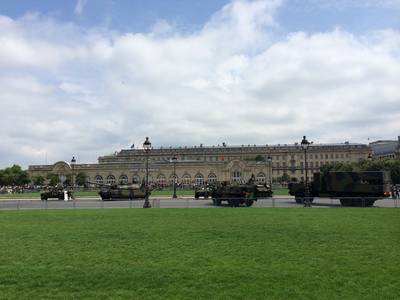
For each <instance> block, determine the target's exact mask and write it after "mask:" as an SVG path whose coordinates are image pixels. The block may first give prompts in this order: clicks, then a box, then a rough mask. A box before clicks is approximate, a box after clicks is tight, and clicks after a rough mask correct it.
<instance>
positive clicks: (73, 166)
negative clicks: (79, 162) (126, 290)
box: [71, 156, 76, 190]
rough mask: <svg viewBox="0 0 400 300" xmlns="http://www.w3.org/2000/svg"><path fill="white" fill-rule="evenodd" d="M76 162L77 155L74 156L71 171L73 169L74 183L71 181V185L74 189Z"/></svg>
mask: <svg viewBox="0 0 400 300" xmlns="http://www.w3.org/2000/svg"><path fill="white" fill-rule="evenodd" d="M75 164H76V159H75V156H72V159H71V171H72V183H71V186H72V190H74V186H75V180H74V179H75V176H74V175H75Z"/></svg>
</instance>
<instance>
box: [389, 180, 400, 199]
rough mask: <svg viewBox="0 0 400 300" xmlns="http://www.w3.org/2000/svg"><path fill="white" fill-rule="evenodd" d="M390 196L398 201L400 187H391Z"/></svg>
mask: <svg viewBox="0 0 400 300" xmlns="http://www.w3.org/2000/svg"><path fill="white" fill-rule="evenodd" d="M391 194H392V198H393V199H400V185H398V184H397V185H392V187H391Z"/></svg>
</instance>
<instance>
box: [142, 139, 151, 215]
mask: <svg viewBox="0 0 400 300" xmlns="http://www.w3.org/2000/svg"><path fill="white" fill-rule="evenodd" d="M143 149H144V151H145V152H146V195H145V198H144V204H143V208H151V205H150V202H149V152H150V149H151V143H150V141H149V138H148V137H146V140H145V141H144V143H143Z"/></svg>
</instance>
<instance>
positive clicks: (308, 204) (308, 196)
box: [301, 136, 311, 207]
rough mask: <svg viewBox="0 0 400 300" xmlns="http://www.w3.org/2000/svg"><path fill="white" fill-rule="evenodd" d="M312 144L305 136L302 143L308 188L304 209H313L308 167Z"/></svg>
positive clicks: (306, 187) (306, 188) (305, 193)
mask: <svg viewBox="0 0 400 300" xmlns="http://www.w3.org/2000/svg"><path fill="white" fill-rule="evenodd" d="M310 144H311V143H310V142H309V141H307V139H306V136H303V139H302V141H301V148H302V149H303V151H304V168H305V171H306V172H305V173H306V174H305V175H306V186H305V192H304V196H305V197H304V198H305V201H304V207H311V202H310V190H309V186H308V165H307V150H308V147H310Z"/></svg>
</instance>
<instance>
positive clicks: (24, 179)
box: [0, 165, 31, 185]
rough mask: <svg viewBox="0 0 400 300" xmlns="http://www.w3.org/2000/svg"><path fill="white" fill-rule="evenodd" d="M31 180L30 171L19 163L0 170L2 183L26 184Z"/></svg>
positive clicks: (0, 183)
mask: <svg viewBox="0 0 400 300" xmlns="http://www.w3.org/2000/svg"><path fill="white" fill-rule="evenodd" d="M30 181H31V180H30V178H29V175H28V172H27V171H24V170H22V168H21V167H20V166H18V165H13V166H12V167H8V168H5V169H2V170H0V185H24V184H27V183H29V182H30Z"/></svg>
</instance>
